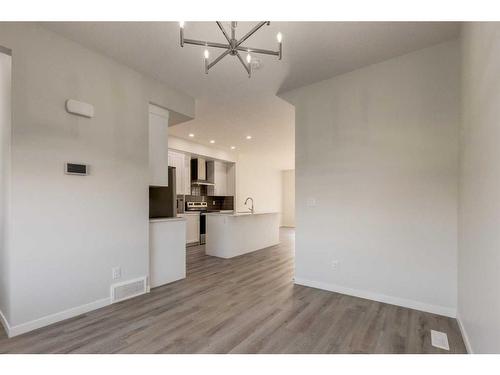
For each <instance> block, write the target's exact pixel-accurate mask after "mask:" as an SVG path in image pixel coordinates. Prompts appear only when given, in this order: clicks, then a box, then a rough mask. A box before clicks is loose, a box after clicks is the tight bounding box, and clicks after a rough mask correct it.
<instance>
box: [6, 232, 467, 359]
mask: <svg viewBox="0 0 500 375" xmlns="http://www.w3.org/2000/svg"><path fill="white" fill-rule="evenodd" d="M294 235H295V233H294V231H293V230H291V229H283V230H282V231H281V241H282V242H281V244H280V245H279V246H274V247H271V248H268V249H264V250H260V251H256V252H254V253H251V254H246V255H243V256H240V257H237V258H233V259H228V260H224V259H219V258H215V257H210V256H206V255H205V253H204V248H203V246H197V247H192V248H188V257H187V258H188V259H187V265H188V266H187V278H186V279H185V280H181V281H178V282H175V283H172V284H169V285H165V286H163V287H159V288H156V289H153V290H152V291H151V293H149V294H146V295H143V296H140V297H137V298H134V299H132V300H129V301H124V302H122V303H118V304H114V305H111V306H107V307H104V308H102V309H99V310H96V311H93V312H90V313H87V314H83V315H80V316H78V317H75V318H72V319H69V320H66V321H63V322H60V323H56V324H54V325H51V326H48V327H45V328H41V329H39V330H37V331H34V332H30V333H27V334H24V335H21V336H18V337H14V338H11V339H8V338H7V337H6V335H5V332H3V331H0V353H465V346H464V343H463V341H462V338H461V335H460V331H459V328H458V325H457V322H456V320H455V319H450V318H446V317H443V316H438V315H433V314H429V313H424V312H420V311H416V310H411V309H406V308H402V307H397V306H393V305H388V304H384V303H378V302H373V301H369V300H365V299H361V298H355V297H350V296H346V295H342V294H337V293H332V292H327V291H322V290H319V289H313V288H308V287H304V286H299V285H294V284H293V251H294ZM431 329H434V330H438V331H443V332H446V333H447V334H448V339H449V343H450V351H449V352H448V351H444V350H441V349H437V348H434V347H433V346H431V342H430V330H431ZM0 330H1V328H0Z"/></svg>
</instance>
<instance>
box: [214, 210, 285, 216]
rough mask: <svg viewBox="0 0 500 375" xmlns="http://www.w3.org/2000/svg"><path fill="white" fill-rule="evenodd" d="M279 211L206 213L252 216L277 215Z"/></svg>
mask: <svg viewBox="0 0 500 375" xmlns="http://www.w3.org/2000/svg"><path fill="white" fill-rule="evenodd" d="M277 214H279V212H254V213H251V212H250V211H249V212H207V213H206V214H205V215H216V216H250V215H277Z"/></svg>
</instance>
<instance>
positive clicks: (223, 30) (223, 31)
mask: <svg viewBox="0 0 500 375" xmlns="http://www.w3.org/2000/svg"><path fill="white" fill-rule="evenodd" d="M215 23H216V24H217V26H219V29H220V31H222V34H224V37H225V38H226V40H227V42H228V43H229V44H231V38H229V35H228V34H227V32H226V30H225V29H224V26H222V23H220V22H219V21H215Z"/></svg>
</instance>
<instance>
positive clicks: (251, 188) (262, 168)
mask: <svg viewBox="0 0 500 375" xmlns="http://www.w3.org/2000/svg"><path fill="white" fill-rule="evenodd" d="M247 197H252V198H253V199H254V206H255V211H256V212H281V171H280V170H279V169H276V168H274V167H272V166H270V165H269V163H267V160H266V157H265V156H261V155H258V154H256V153H241V154H239V155H238V161H237V163H236V201H235V208H236V210H237V211H248V209H249V207H250V206H245V205H244V203H245V199H246V198H247ZM249 205H250V203H249Z"/></svg>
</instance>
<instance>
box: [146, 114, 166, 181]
mask: <svg viewBox="0 0 500 375" xmlns="http://www.w3.org/2000/svg"><path fill="white" fill-rule="evenodd" d="M168 117H169V113H168V111H167V110H165V109H163V108H160V107H158V106H155V105H153V104H150V105H149V184H150V185H152V186H168Z"/></svg>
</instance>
